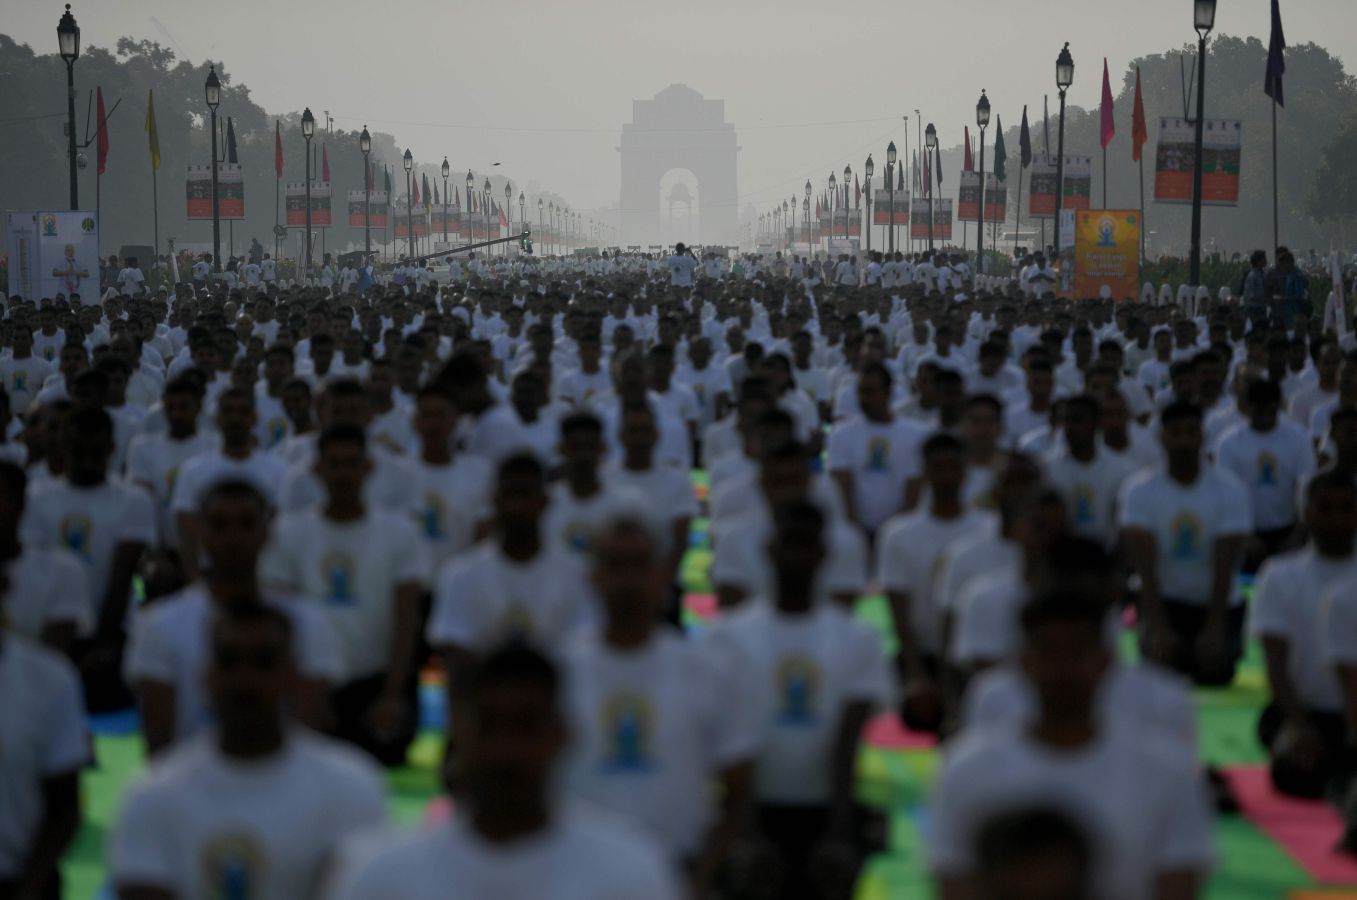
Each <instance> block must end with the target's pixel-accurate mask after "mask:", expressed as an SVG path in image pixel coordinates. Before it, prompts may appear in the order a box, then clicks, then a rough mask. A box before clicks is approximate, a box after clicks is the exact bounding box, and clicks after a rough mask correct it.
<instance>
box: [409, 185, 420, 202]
mask: <svg viewBox="0 0 1357 900" xmlns="http://www.w3.org/2000/svg"><path fill="white" fill-rule="evenodd" d="M411 184H412V185H414V187H412V188H411V191H413V193H411V194H410V203H411V204H412V205H414V206H419V182H418V181H412V182H411Z"/></svg>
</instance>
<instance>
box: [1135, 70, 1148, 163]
mask: <svg viewBox="0 0 1357 900" xmlns="http://www.w3.org/2000/svg"><path fill="white" fill-rule="evenodd" d="M1149 139H1150V129H1149V127H1148V126H1147V125H1146V124H1145V101H1144V100H1143V99H1142V97H1141V96H1140V66H1136V107H1135V111H1134V112H1133V113H1131V159H1133V160H1135V161H1136V162H1140V155H1141V148H1142V147H1144V146H1145V142H1146V141H1148V140H1149Z"/></svg>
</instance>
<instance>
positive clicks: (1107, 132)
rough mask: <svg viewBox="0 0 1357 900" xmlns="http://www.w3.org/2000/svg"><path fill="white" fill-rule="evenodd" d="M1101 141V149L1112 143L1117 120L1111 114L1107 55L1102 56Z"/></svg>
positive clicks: (1110, 87) (1110, 86)
mask: <svg viewBox="0 0 1357 900" xmlns="http://www.w3.org/2000/svg"><path fill="white" fill-rule="evenodd" d="M1102 117H1103V127H1102V141H1103V149H1104V150H1106V149H1107V145H1108V144H1110V143H1112V138H1113V137H1115V136H1116V134H1117V120H1116V117H1115V116H1114V115H1113V114H1112V80H1111V79H1110V78H1108V76H1107V57H1106V56H1104V57H1103V100H1102Z"/></svg>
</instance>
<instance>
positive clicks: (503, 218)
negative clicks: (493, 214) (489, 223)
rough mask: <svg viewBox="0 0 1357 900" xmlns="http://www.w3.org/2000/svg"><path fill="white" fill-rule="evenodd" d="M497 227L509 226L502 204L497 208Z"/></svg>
mask: <svg viewBox="0 0 1357 900" xmlns="http://www.w3.org/2000/svg"><path fill="white" fill-rule="evenodd" d="M499 227H501V228H508V227H509V219H508V217H506V216H505V215H504V207H502V206H501V207H500V209H499Z"/></svg>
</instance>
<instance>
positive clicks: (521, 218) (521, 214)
mask: <svg viewBox="0 0 1357 900" xmlns="http://www.w3.org/2000/svg"><path fill="white" fill-rule="evenodd" d="M527 230H528V198H526V197H524V196H523V192H522V191H519V192H518V233H519V234H522V233H523V232H525V231H527Z"/></svg>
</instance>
